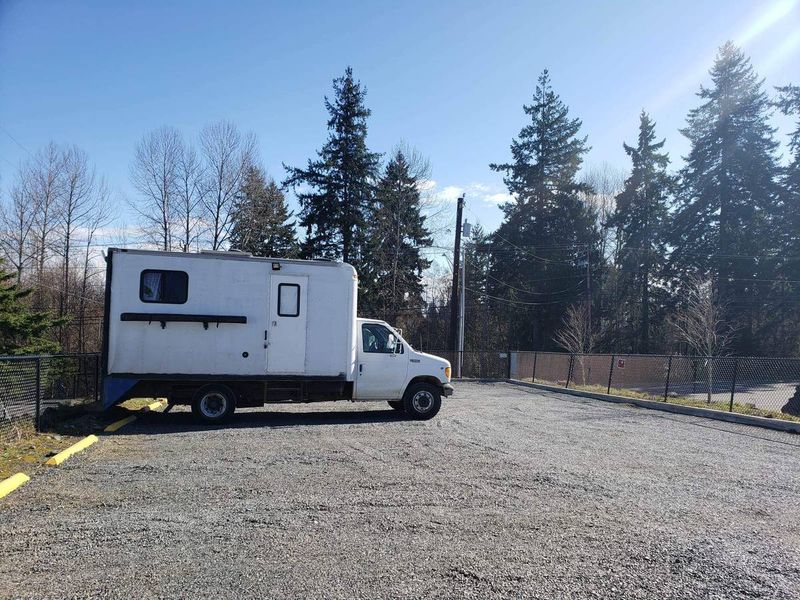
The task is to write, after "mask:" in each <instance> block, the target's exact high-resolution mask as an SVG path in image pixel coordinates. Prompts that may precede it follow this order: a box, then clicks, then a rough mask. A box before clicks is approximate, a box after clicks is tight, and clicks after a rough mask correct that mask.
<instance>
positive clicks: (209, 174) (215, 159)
mask: <svg viewBox="0 0 800 600" xmlns="http://www.w3.org/2000/svg"><path fill="white" fill-rule="evenodd" d="M255 147H256V143H255V137H254V136H253V135H252V134H248V135H242V134H241V133H240V132H239V130H238V129H237V127H236V126H235V125H234V124H233V123H230V122H228V121H220V122H218V123H214V124H212V125H208V126H207V127H205V128H204V129H203V130H202V131H201V132H200V149H201V152H202V155H203V159H204V161H205V175H206V176H205V181H206V185H205V186H204V194H203V209H204V210H203V212H204V219H205V221H206V223H207V225H208V228H209V237H210V242H211V249H212V250H219V249H220V248H221V247H223V245H224V244H225V242H226V241H227V240H228V237H229V236H230V232H231V226H232V225H233V223H232V218H231V217H232V215H233V210H234V208H235V204H236V195H237V193H238V192H239V189H240V188H241V187H242V183H243V181H244V176H245V173H246V172H247V168H248V167H249V166H250V165H251V164H253V162H254V159H255Z"/></svg>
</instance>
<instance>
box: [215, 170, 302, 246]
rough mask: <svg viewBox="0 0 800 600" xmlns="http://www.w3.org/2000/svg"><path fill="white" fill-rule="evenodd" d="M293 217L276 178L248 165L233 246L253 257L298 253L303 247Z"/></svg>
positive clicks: (238, 205)
mask: <svg viewBox="0 0 800 600" xmlns="http://www.w3.org/2000/svg"><path fill="white" fill-rule="evenodd" d="M292 216H293V215H292V213H291V212H290V211H289V210H288V208H287V207H286V199H285V197H284V195H283V192H282V191H281V189H280V187H279V186H278V184H277V183H276V182H275V180H274V179H272V178H269V179H267V177H266V175H265V174H264V171H263V170H262V169H261V168H259V167H256V166H251V167H248V169H247V173H246V174H245V178H244V184H243V186H242V189H241V190H240V192H239V194H238V195H237V198H236V207H235V209H234V213H233V227H232V229H231V240H230V244H231V248H232V249H234V250H242V251H243V252H249V253H250V254H252V255H253V256H271V257H275V258H293V257H295V256H297V254H298V251H299V248H298V243H297V238H296V236H295V232H294V221H291V220H290V219H291V218H292Z"/></svg>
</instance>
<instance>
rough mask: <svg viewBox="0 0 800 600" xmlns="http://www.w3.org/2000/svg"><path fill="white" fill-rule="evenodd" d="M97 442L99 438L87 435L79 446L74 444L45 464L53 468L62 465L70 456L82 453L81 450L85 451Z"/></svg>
mask: <svg viewBox="0 0 800 600" xmlns="http://www.w3.org/2000/svg"><path fill="white" fill-rule="evenodd" d="M96 441H98V438H97V436H96V435H87V436H86V437H85V438H83V439H82V440H81V441H80V442H78V443H77V444H72V446H70V447H69V448H67V449H66V450H62V451H61V452H59V453H58V454H56V455H55V456H52V457H50V459H49V460H47V462H45V463H44V464H46V465H48V466H51V467H54V466H57V465H60V464H61V463H63V462H64V461H65V460H67V459H68V458H69V457H70V456H72V455H73V454H76V453H78V452H80V451H81V450H85V449H86V448H88V447H89V446H91V445H92V444H94V443H95V442H96Z"/></svg>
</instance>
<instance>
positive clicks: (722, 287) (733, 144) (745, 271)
mask: <svg viewBox="0 0 800 600" xmlns="http://www.w3.org/2000/svg"><path fill="white" fill-rule="evenodd" d="M711 80H712V86H711V87H710V88H705V87H701V89H700V92H699V93H698V96H699V97H700V98H701V99H703V100H704V102H703V104H701V105H700V106H699V107H697V108H695V109H693V110H691V111H690V112H689V116H688V125H687V127H686V128H685V129H684V130H682V133H683V134H684V135H685V136H686V137H687V138H689V141H690V142H691V151H690V152H689V155H688V157H686V166H685V167H684V168H683V170H682V171H681V179H682V183H681V189H680V193H679V195H678V205H677V210H676V213H675V217H674V221H673V230H672V236H671V237H672V239H671V244H672V246H673V247H674V251H673V253H672V257H671V258H672V263H673V265H674V267H675V270H676V274H677V275H679V280H681V279H683V280H685V278H686V276H687V275H688V274H693V273H696V274H700V275H701V276H706V275H711V276H712V277H713V279H714V281H715V283H716V286H717V291H718V296H719V297H720V299H721V301H722V302H723V303H724V304H727V305H728V308H729V310H730V317H731V318H732V319H733V320H734V321H736V322H737V325H738V328H739V332H740V334H739V337H740V339H739V341H738V344H737V346H736V348H735V350H737V351H740V352H752V351H755V350H757V348H756V347H755V341H754V340H755V335H754V334H755V329H756V328H757V327H759V326H763V324H761V322H762V321H763V320H764V317H765V316H766V314H767V313H768V310H767V311H761V313H760V314H759V312H758V311H759V305H762V304H763V303H764V302H766V301H768V299H769V297H770V295H771V292H770V291H769V289H767V288H766V287H764V286H763V285H761V284H760V282H761V281H763V280H765V279H770V278H772V276H773V273H774V270H773V269H774V258H773V257H772V256H771V255H772V253H773V252H774V251H775V250H776V247H775V246H774V242H775V241H776V237H777V236H775V235H774V227H775V225H776V224H775V211H776V206H777V200H778V189H777V180H778V172H779V171H778V163H777V159H776V156H775V150H776V147H777V142H776V141H775V139H774V129H773V127H771V126H770V124H769V116H770V103H769V99H768V98H767V95H766V94H765V92H764V90H763V86H762V81H761V80H760V79H759V78H758V75H757V74H756V73H755V71H754V70H753V67H752V66H751V65H750V60H749V59H748V58H747V57H745V56H744V54H743V53H742V52H741V50H739V49H738V48H737V47H736V46H735V45H734V44H733V43H731V42H728V43H726V44H725V45H724V46H722V48H721V49H720V51H719V54H718V55H717V58H716V61H715V63H714V66H713V68H712V69H711Z"/></svg>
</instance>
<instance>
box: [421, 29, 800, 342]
mask: <svg viewBox="0 0 800 600" xmlns="http://www.w3.org/2000/svg"><path fill="white" fill-rule="evenodd" d="M710 77H711V85H710V86H709V87H701V88H700V91H699V92H698V94H697V96H698V99H699V105H698V106H697V107H696V108H694V109H692V110H691V111H690V112H689V114H688V115H687V119H686V126H685V127H684V128H683V129H682V130H681V131H680V133H681V135H683V136H685V137H686V138H687V139H688V140H689V142H690V150H689V153H688V155H687V156H686V157H684V161H683V162H684V164H683V166H682V167H681V168H680V169H678V170H677V171H672V170H671V169H670V164H671V159H670V157H669V156H668V154H667V152H666V151H665V150H664V145H665V140H664V139H663V138H661V137H660V136H659V135H658V133H657V129H656V123H655V122H654V120H653V119H652V117H651V116H650V115H649V114H648V113H647V112H645V111H642V113H641V115H640V117H639V128H638V132H637V133H636V136H635V137H634V141H632V142H631V143H625V144H624V149H625V152H626V154H627V155H628V157H629V159H630V170H629V172H628V174H627V176H626V177H620V176H615V175H614V174H613V172H608V170H606V171H605V172H602V171H600V172H599V171H597V170H595V171H590V172H589V173H583V174H582V173H581V170H580V169H581V166H582V163H583V158H584V156H585V154H586V153H587V151H588V150H589V145H588V139H587V137H586V136H585V135H584V134H583V133H582V123H581V121H580V119H578V118H575V117H573V116H571V115H570V113H569V110H568V107H567V106H566V104H565V103H564V102H563V101H562V99H561V98H560V97H559V96H558V94H557V93H556V92H555V91H554V89H553V86H552V83H551V80H550V75H549V73H548V72H547V71H545V72H544V73H543V74H542V75H541V76H540V77H539V80H538V85H537V86H536V90H535V92H534V95H533V99H532V102H531V104H529V105H525V106H524V112H525V114H526V116H527V118H528V120H527V122H526V123H525V125H524V127H523V128H522V129H521V131H520V133H519V135H518V136H517V137H516V138H514V140H513V141H512V144H511V157H510V160H508V161H506V162H503V163H498V164H493V165H491V168H492V169H494V170H496V171H498V172H501V173H503V175H504V181H505V184H506V186H507V187H508V190H509V192H510V193H511V194H512V196H513V197H514V201H513V202H509V203H507V204H506V205H504V206H503V207H502V208H503V211H504V220H503V222H502V224H501V225H500V227H499V228H498V229H497V230H496V231H495V232H493V233H490V234H484V233H483V232H482V231H480V230H479V231H478V232H477V235H475V236H474V237H473V239H472V240H471V241H470V242H469V243H468V246H467V250H466V259H467V275H466V286H467V290H468V293H467V299H468V311H467V314H468V323H467V328H468V331H471V332H472V333H471V335H468V340H471V341H472V342H471V347H472V348H473V349H477V348H480V347H484V348H485V347H487V346H488V347H493V348H507V347H512V348H522V349H539V350H556V349H568V350H571V351H612V352H640V353H653V352H696V353H698V354H708V353H725V352H735V353H739V354H779V355H787V354H794V353H796V352H797V350H798V344H800V319H798V317H797V309H798V306H800V254H798V250H800V246H799V245H798V244H799V243H800V222H799V221H800V197H799V196H798V193H799V192H800V186H799V185H798V182H800V179H798V174H800V121H798V120H797V119H798V117H800V88H798V87H797V86H792V85H787V86H783V87H778V88H776V89H775V91H774V93H772V94H770V93H769V92H768V90H767V89H766V87H765V85H764V81H763V80H762V79H761V78H760V77H759V76H758V74H757V73H756V71H755V69H754V68H753V66H752V65H751V63H750V60H749V58H748V57H746V56H745V55H744V54H743V52H742V51H741V50H740V49H739V48H737V47H736V46H735V45H734V44H732V43H726V44H725V45H724V46H722V47H721V48H720V49H719V52H718V55H717V57H716V59H715V62H714V64H713V66H712V68H711V71H710ZM776 110H778V111H780V112H782V113H783V114H785V115H788V116H792V117H794V118H795V129H794V130H793V131H792V132H790V134H789V136H790V137H789V150H790V153H791V156H790V157H789V161H788V164H782V162H781V157H780V155H779V152H778V148H779V141H778V139H777V137H776V136H777V131H776V128H775V127H773V126H772V125H771V124H770V118H771V116H772V114H773V112H774V111H776ZM440 304H443V303H440ZM435 312H436V315H437V316H438V317H439V320H440V323H439V327H440V328H442V327H444V326H445V323H444V322H443V319H442V316H443V315H444V314H446V311H439V310H436V311H435ZM470 314H471V317H470V316H469V315H470ZM576 332H578V333H577V334H576ZM565 334H566V335H565ZM567 339H572V341H571V342H570V341H565V340H567Z"/></svg>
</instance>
